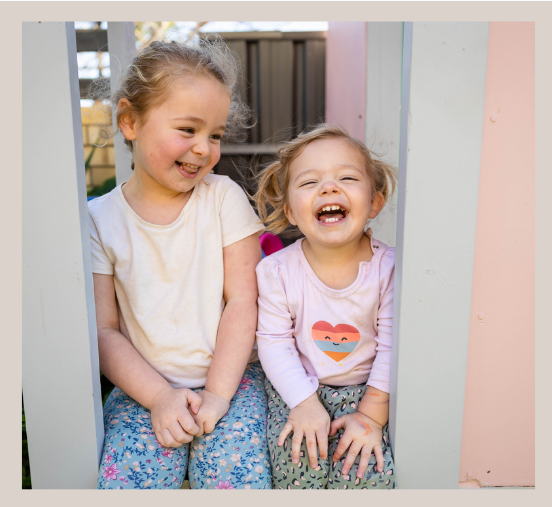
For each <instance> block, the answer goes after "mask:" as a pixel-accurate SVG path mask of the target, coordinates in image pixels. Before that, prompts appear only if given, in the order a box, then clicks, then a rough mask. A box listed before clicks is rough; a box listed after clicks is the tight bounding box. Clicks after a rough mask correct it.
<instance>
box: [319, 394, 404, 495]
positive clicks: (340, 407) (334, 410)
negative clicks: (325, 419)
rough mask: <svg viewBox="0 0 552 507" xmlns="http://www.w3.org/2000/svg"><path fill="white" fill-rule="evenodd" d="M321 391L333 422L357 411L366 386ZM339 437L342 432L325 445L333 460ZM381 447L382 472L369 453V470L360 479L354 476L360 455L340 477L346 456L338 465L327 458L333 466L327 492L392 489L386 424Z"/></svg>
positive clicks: (393, 469)
mask: <svg viewBox="0 0 552 507" xmlns="http://www.w3.org/2000/svg"><path fill="white" fill-rule="evenodd" d="M320 389H321V390H322V391H323V395H322V399H323V402H324V405H325V406H326V405H327V407H326V408H328V410H329V411H330V413H331V417H332V419H337V418H338V417H341V416H342V415H345V414H352V413H354V412H356V410H357V406H358V404H359V403H360V400H361V399H362V397H363V396H364V393H365V392H366V385H363V384H360V385H356V386H348V387H331V386H321V387H320ZM342 434H343V430H339V432H338V433H337V435H336V436H335V437H334V438H332V439H331V440H330V442H329V446H328V447H329V449H328V454H329V456H330V457H333V454H334V452H335V450H336V449H337V445H338V443H339V438H340V437H341V435H342ZM381 445H382V449H383V458H384V460H385V462H384V466H383V472H382V473H378V472H377V470H376V468H375V466H376V457H375V456H374V454H373V453H372V456H371V457H370V462H369V464H368V468H367V470H366V473H365V474H364V477H363V478H362V479H360V478H358V477H357V476H356V471H357V470H358V465H359V463H360V454H359V455H358V456H357V457H356V459H355V462H354V464H353V466H352V467H351V470H350V471H349V474H348V475H342V473H341V469H342V467H343V463H345V457H346V456H347V453H345V454H344V455H343V456H342V457H341V459H340V460H339V461H338V462H337V463H333V460H331V458H330V460H331V463H332V465H331V471H330V473H329V478H328V489H393V488H395V487H396V486H395V465H394V462H393V456H392V454H391V447H390V446H389V432H388V427H387V425H385V426H384V427H383V438H382V443H381Z"/></svg>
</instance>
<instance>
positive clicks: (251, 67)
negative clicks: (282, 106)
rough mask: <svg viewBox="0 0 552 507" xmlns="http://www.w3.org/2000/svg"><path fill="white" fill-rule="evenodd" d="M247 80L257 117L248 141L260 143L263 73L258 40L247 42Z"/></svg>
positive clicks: (252, 106)
mask: <svg viewBox="0 0 552 507" xmlns="http://www.w3.org/2000/svg"><path fill="white" fill-rule="evenodd" d="M247 80H248V82H249V88H248V89H247V100H248V103H249V106H250V107H251V110H252V112H253V115H254V118H255V119H256V123H255V125H254V126H253V127H252V128H251V129H250V135H249V138H248V142H250V143H259V142H260V141H261V94H260V89H261V74H260V62H259V43H258V42H256V41H255V42H251V43H248V44H247Z"/></svg>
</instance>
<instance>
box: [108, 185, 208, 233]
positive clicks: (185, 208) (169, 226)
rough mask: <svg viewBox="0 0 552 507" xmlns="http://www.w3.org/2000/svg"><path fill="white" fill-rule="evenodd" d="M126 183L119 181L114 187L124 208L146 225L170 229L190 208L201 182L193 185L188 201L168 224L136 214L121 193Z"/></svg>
mask: <svg viewBox="0 0 552 507" xmlns="http://www.w3.org/2000/svg"><path fill="white" fill-rule="evenodd" d="M125 183H126V181H125V182H123V183H121V184H120V185H118V186H117V187H116V190H117V193H118V194H119V197H120V199H121V201H122V202H123V206H124V207H125V208H126V210H127V211H128V212H129V213H130V214H131V215H132V216H133V217H135V218H136V219H137V220H138V221H139V222H140V223H142V224H144V225H146V226H148V227H153V228H155V229H170V228H171V227H174V226H175V225H177V224H178V223H179V222H180V221H182V218H183V217H184V215H185V214H186V213H187V211H188V210H189V209H190V208H191V205H192V203H193V201H194V199H195V198H196V194H197V191H198V190H197V189H198V187H199V184H200V183H201V181H200V182H198V184H197V185H196V186H195V187H194V189H193V191H192V195H191V196H190V198H189V199H188V202H187V203H186V204H185V205H184V207H183V208H182V211H181V212H180V215H178V217H177V218H176V219H175V221H174V222H172V223H170V224H166V225H160V224H152V223H151V222H148V221H147V220H144V219H143V218H142V217H141V216H140V215H138V213H136V211H134V210H133V209H132V206H131V205H130V204H129V203H128V201H127V200H126V197H125V194H123V185H124V184H125Z"/></svg>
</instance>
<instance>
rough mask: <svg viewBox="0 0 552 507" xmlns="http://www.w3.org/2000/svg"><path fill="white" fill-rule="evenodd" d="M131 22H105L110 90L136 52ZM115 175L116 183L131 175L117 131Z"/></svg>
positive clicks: (119, 134) (125, 149) (115, 107)
mask: <svg viewBox="0 0 552 507" xmlns="http://www.w3.org/2000/svg"><path fill="white" fill-rule="evenodd" d="M134 28H135V26H134V23H133V22H121V21H110V22H108V24H107V45H108V49H109V68H110V71H111V78H110V85H111V90H112V91H113V90H116V89H117V88H118V87H119V83H120V78H121V73H122V72H123V71H124V69H125V68H126V66H127V65H128V64H129V63H130V62H131V61H132V59H133V58H134V56H135V54H136V36H135V34H134ZM116 111H117V104H113V127H114V128H116V127H117V125H116V119H115V114H116ZM114 148H115V175H116V180H117V185H120V184H121V183H124V182H125V181H128V179H129V178H130V176H131V175H132V169H131V168H130V164H131V160H132V157H131V155H130V151H129V149H128V148H127V147H126V146H125V144H124V137H123V135H122V134H121V132H117V134H116V135H115V139H114Z"/></svg>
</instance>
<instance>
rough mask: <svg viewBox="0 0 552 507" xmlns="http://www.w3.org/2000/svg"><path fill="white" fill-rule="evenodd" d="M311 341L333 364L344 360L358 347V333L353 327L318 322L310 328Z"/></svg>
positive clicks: (322, 321)
mask: <svg viewBox="0 0 552 507" xmlns="http://www.w3.org/2000/svg"><path fill="white" fill-rule="evenodd" d="M312 339H313V340H314V343H316V346H317V347H318V348H319V349H320V350H321V351H322V352H324V354H326V355H327V356H328V357H330V358H332V359H333V360H334V361H335V362H339V361H342V360H343V359H345V358H346V357H347V356H348V355H349V354H350V353H351V352H352V351H353V350H354V349H355V347H356V346H357V345H358V342H359V340H360V332H359V330H358V329H357V328H356V327H354V326H349V325H348V324H337V326H335V327H334V326H332V325H331V324H330V323H329V322H326V321H324V320H319V321H318V322H317V323H316V324H314V326H312Z"/></svg>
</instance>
